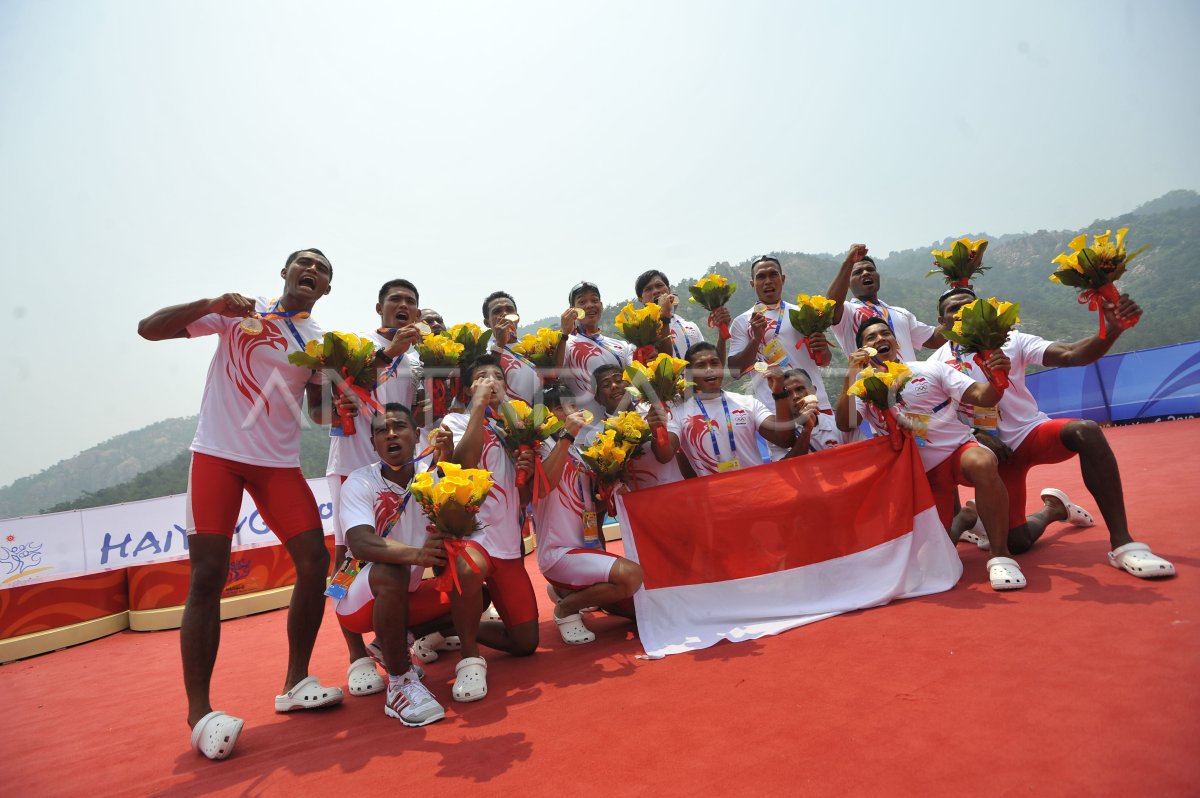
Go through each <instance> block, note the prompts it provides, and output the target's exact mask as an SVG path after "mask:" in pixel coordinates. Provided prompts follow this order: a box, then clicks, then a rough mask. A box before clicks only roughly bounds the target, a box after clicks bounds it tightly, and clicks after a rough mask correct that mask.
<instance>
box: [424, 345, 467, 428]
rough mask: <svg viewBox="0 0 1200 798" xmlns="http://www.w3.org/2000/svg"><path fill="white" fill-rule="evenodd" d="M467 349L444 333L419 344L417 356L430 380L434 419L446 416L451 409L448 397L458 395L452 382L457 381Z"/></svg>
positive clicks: (430, 398)
mask: <svg viewBox="0 0 1200 798" xmlns="http://www.w3.org/2000/svg"><path fill="white" fill-rule="evenodd" d="M465 349H466V347H465V346H463V345H462V344H460V343H459V342H458V341H455V340H454V339H452V338H450V337H448V336H446V335H445V334H443V333H430V334H429V335H426V336H425V337H424V338H422V339H421V343H419V344H417V355H418V356H419V357H420V358H421V365H422V366H423V368H424V372H425V378H426V379H427V380H429V383H428V385H429V403H430V411H431V412H432V414H433V417H434V419H440V418H441V417H442V416H444V415H446V411H447V410H448V409H449V404H448V401H447V398H448V396H452V395H454V394H455V393H457V390H451V384H450V383H451V381H452V380H457V374H458V364H459V363H460V362H461V361H462V355H463V352H464V351H465Z"/></svg>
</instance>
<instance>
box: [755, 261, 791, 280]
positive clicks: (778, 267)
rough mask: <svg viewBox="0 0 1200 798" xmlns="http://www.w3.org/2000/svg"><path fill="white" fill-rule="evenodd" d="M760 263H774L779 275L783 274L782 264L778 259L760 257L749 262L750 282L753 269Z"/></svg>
mask: <svg viewBox="0 0 1200 798" xmlns="http://www.w3.org/2000/svg"><path fill="white" fill-rule="evenodd" d="M760 263H774V264H775V267H776V268H777V269H779V273H780V274H783V264H782V263H780V262H779V258H777V257H775V256H774V255H760V256H759V257H757V258H755V259H754V260H753V262H751V264H750V279H751V280H753V279H754V267H755V266H757V265H758V264H760Z"/></svg>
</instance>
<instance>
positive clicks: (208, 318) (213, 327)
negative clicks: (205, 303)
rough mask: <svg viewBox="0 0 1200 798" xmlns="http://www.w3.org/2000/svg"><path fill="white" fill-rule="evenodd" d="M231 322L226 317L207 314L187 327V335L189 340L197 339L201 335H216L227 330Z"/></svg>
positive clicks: (217, 314) (218, 314)
mask: <svg viewBox="0 0 1200 798" xmlns="http://www.w3.org/2000/svg"><path fill="white" fill-rule="evenodd" d="M231 322H232V319H230V318H229V317H228V316H222V315H221V314H220V313H209V314H206V315H204V316H201V317H200V318H198V319H196V320H195V321H194V322H192V323H191V324H189V325H188V326H187V334H188V337H189V338H199V337H200V336H202V335H216V334H217V333H219V332H221V331H223V330H225V329H227V328H228V327H229V325H230V323H231Z"/></svg>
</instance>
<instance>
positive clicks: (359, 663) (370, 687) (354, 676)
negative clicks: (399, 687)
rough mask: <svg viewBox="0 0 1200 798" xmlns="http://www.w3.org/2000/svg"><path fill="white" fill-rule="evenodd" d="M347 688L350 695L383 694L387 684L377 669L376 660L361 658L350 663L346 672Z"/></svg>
mask: <svg viewBox="0 0 1200 798" xmlns="http://www.w3.org/2000/svg"><path fill="white" fill-rule="evenodd" d="M346 687H347V688H348V689H349V690H350V695H374V694H375V693H380V692H383V689H384V688H385V687H387V682H385V681H384V680H383V677H382V676H380V675H379V671H378V670H376V669H375V660H374V659H372V658H371V657H361V658H359V659H356V660H354V662H352V663H350V667H349V668H348V669H347V670H346Z"/></svg>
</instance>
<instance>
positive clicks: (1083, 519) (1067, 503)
mask: <svg viewBox="0 0 1200 798" xmlns="http://www.w3.org/2000/svg"><path fill="white" fill-rule="evenodd" d="M1039 495H1040V496H1041V497H1042V499H1045V498H1046V497H1047V496H1052V497H1054V498H1055V499H1058V500H1059V501H1060V502H1062V503H1063V507H1066V508H1067V523H1068V524H1070V525H1071V526H1080V527H1088V526H1095V525H1096V519H1095V518H1093V517H1092V514H1091V513H1089V512H1088V511H1087V510H1085V509H1083V508H1082V507H1080V506H1079V505H1078V504H1071V500H1070V499H1068V498H1067V494H1065V493H1063V492H1062V491H1061V490H1059V489H1058V488H1046V489H1045V490H1044V491H1042V492H1041V494H1039Z"/></svg>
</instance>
